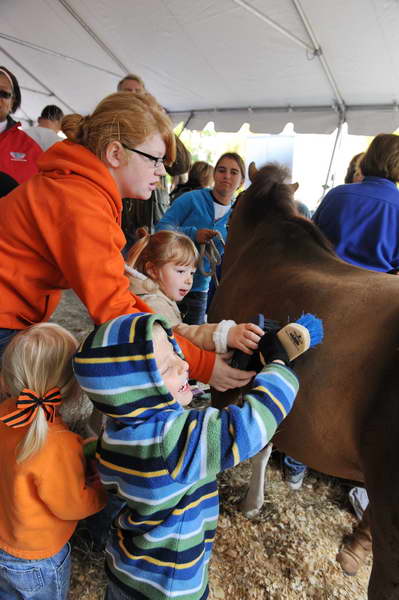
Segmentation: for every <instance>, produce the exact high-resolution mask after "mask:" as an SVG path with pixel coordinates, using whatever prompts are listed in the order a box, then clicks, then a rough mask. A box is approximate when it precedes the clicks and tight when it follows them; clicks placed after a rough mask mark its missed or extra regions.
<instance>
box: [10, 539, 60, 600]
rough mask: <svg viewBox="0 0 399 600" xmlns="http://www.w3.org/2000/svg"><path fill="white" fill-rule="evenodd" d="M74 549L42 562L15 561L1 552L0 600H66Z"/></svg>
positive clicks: (23, 559)
mask: <svg viewBox="0 0 399 600" xmlns="http://www.w3.org/2000/svg"><path fill="white" fill-rule="evenodd" d="M70 576H71V547H70V545H69V543H68V544H66V545H65V546H64V547H63V548H62V550H60V552H58V553H57V554H54V556H50V558H43V559H41V560H27V559H25V558H16V557H15V556H11V554H8V553H7V552H4V551H3V550H0V600H67V598H68V592H69V580H70Z"/></svg>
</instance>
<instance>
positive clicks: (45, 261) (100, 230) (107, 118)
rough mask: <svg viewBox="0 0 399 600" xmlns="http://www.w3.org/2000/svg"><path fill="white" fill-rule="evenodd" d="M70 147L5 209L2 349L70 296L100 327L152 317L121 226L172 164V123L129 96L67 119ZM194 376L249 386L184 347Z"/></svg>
mask: <svg viewBox="0 0 399 600" xmlns="http://www.w3.org/2000/svg"><path fill="white" fill-rule="evenodd" d="M62 129H63V131H64V133H65V135H66V136H67V140H65V141H63V142H59V143H57V144H55V145H54V146H52V147H51V148H50V149H49V150H48V151H47V152H45V153H44V154H43V155H42V156H41V157H40V159H39V161H38V167H39V173H38V174H37V175H34V176H33V177H32V178H31V179H29V180H28V181H27V182H25V183H24V184H22V185H21V186H19V187H18V188H17V189H16V190H14V191H13V192H12V193H11V194H9V195H8V196H7V200H6V201H3V202H1V203H0V222H1V224H2V228H1V232H0V297H1V305H0V346H5V345H6V344H7V342H8V341H9V339H11V337H12V336H13V335H15V333H16V332H17V331H19V330H21V329H26V328H27V327H29V326H30V325H32V324H35V323H40V322H42V321H46V320H48V318H49V317H50V315H51V314H52V313H53V311H54V310H55V308H56V306H57V304H58V302H59V300H60V295H61V291H62V290H64V289H67V288H72V289H73V290H74V291H75V292H76V294H77V295H78V296H79V298H80V299H81V300H82V302H83V303H84V304H85V306H86V307H87V310H88V312H89V314H90V316H91V317H92V319H93V321H94V323H95V324H96V325H99V324H101V323H104V322H105V321H108V320H109V319H112V318H115V317H118V316H120V315H123V314H129V313H133V312H138V311H148V312H151V310H150V309H149V308H148V307H147V306H146V305H145V303H144V302H143V301H141V300H140V299H139V298H136V297H135V296H134V295H133V294H132V293H131V292H129V289H128V288H129V282H128V280H127V278H126V276H125V274H124V261H123V257H122V255H121V250H122V248H123V247H124V245H125V243H126V241H125V238H124V235H123V233H122V230H121V228H120V219H121V210H122V200H121V198H125V197H130V198H132V197H134V198H141V199H149V198H150V196H151V193H152V191H153V190H154V189H155V188H156V186H157V184H158V182H159V179H160V177H161V176H162V175H164V174H165V168H164V162H168V163H173V160H174V158H175V139H174V135H173V130H172V125H171V122H170V120H169V118H168V116H167V115H166V114H165V112H164V111H163V110H162V109H160V107H159V105H158V103H157V102H156V101H155V99H154V98H153V97H152V96H150V95H149V94H131V93H128V92H122V93H117V94H112V95H111V96H108V97H107V98H105V99H104V100H102V101H101V102H100V104H99V105H98V106H97V107H96V109H95V110H94V112H93V113H92V115H90V116H87V117H84V118H83V117H82V116H80V115H76V114H75V115H68V116H66V117H65V118H64V120H63V124H62ZM179 343H180V344H181V346H182V348H183V351H184V353H185V355H186V358H187V360H188V362H189V364H190V367H191V373H190V376H191V377H193V378H195V379H199V380H200V381H205V382H207V381H209V382H210V383H211V384H212V385H214V386H215V387H216V388H217V389H220V390H225V389H228V388H230V387H238V386H242V385H245V384H246V383H248V381H249V379H250V377H251V376H252V375H254V374H253V373H248V372H243V371H238V370H236V369H232V368H231V367H230V366H229V365H227V363H226V361H225V360H224V359H223V358H221V357H216V358H215V355H214V354H213V353H209V352H206V351H203V350H199V349H198V348H197V347H196V346H194V345H192V344H191V343H189V342H188V341H185V340H184V339H181V338H180V339H179Z"/></svg>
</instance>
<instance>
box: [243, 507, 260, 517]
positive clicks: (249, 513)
mask: <svg viewBox="0 0 399 600" xmlns="http://www.w3.org/2000/svg"><path fill="white" fill-rule="evenodd" d="M239 509H240V511H241V513H242V514H243V515H244V517H245V518H246V519H249V520H251V519H256V518H257V517H258V516H259V513H260V508H251V509H246V508H245V506H244V505H242V504H240V505H239Z"/></svg>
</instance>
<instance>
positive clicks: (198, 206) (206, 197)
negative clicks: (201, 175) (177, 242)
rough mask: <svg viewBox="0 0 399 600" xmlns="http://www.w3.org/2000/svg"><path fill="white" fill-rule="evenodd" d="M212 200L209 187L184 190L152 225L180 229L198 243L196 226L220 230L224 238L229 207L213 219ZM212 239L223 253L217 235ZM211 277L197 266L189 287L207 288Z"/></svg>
mask: <svg viewBox="0 0 399 600" xmlns="http://www.w3.org/2000/svg"><path fill="white" fill-rule="evenodd" d="M213 202H214V201H213V196H212V193H211V190H210V189H208V188H203V189H200V190H194V191H192V192H187V193H186V194H183V195H182V196H179V197H178V198H176V200H175V201H174V202H173V204H172V206H171V207H170V208H169V209H168V210H167V211H166V213H165V214H164V216H163V217H162V219H161V220H160V221H159V223H158V224H157V225H156V227H155V229H156V231H160V230H161V229H173V230H176V231H181V232H182V233H185V234H186V235H187V236H188V237H189V238H191V239H192V240H193V242H195V244H196V246H197V247H198V242H197V241H196V235H197V231H198V230H199V229H216V230H217V231H220V233H221V234H222V236H223V239H224V241H226V238H227V228H226V225H227V223H228V220H229V217H230V214H231V208H230V210H228V211H227V213H226V214H225V215H223V217H221V218H220V219H218V220H217V221H216V220H215V209H214V204H213ZM214 242H215V243H216V247H217V249H218V250H219V252H220V254H221V255H222V254H223V251H224V248H223V246H222V244H221V242H220V241H219V240H218V239H217V238H214ZM204 267H205V270H206V271H209V262H208V261H207V260H205V261H204ZM210 279H211V278H210V277H206V276H205V275H202V274H201V273H200V272H199V270H198V269H197V271H196V273H195V275H194V282H193V287H192V288H191V290H192V291H193V292H207V291H208V288H209V282H210Z"/></svg>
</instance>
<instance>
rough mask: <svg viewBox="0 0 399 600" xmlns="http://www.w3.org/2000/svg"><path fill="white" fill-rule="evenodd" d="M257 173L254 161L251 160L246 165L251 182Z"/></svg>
mask: <svg viewBox="0 0 399 600" xmlns="http://www.w3.org/2000/svg"><path fill="white" fill-rule="evenodd" d="M257 173H258V169H257V168H256V165H255V163H254V162H253V161H252V162H251V164H250V165H249V167H248V177H249V179H250V180H251V182H252V183H253V182H254V179H255V177H256V175H257Z"/></svg>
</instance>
